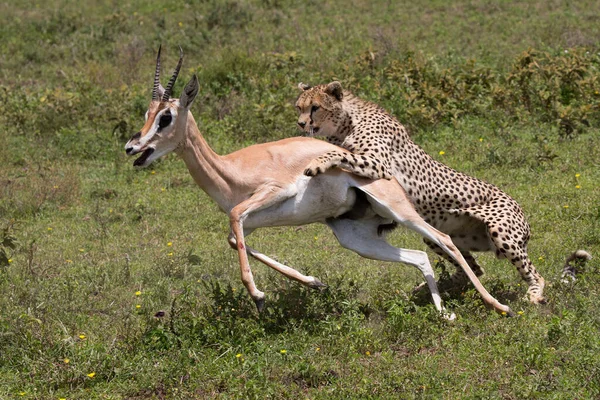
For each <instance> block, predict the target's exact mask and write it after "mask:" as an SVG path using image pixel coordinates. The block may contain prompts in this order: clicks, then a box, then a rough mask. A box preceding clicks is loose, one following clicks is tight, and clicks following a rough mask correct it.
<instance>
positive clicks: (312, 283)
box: [227, 230, 327, 289]
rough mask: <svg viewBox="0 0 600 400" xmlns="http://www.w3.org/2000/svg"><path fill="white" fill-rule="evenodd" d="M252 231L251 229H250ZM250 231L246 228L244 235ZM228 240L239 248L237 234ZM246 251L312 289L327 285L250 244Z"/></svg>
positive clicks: (235, 247)
mask: <svg viewBox="0 0 600 400" xmlns="http://www.w3.org/2000/svg"><path fill="white" fill-rule="evenodd" d="M250 232H251V231H250ZM249 234H250V233H249V232H248V231H246V230H244V235H245V236H248V235H249ZM227 242H228V243H229V245H230V246H231V248H232V249H234V250H237V241H236V240H235V236H234V234H233V232H232V233H230V234H229V237H228V238H227ZM246 252H247V253H248V254H250V255H251V256H252V257H254V258H255V259H256V260H258V261H260V262H262V263H263V264H265V265H266V266H268V267H270V268H273V269H274V270H275V271H277V272H279V273H280V274H282V275H285V276H287V277H288V278H290V279H293V280H295V281H298V282H300V283H301V284H303V285H305V286H308V287H309V288H312V289H319V288H323V287H325V286H327V285H325V284H324V283H322V282H321V281H320V280H318V279H317V278H315V277H314V276H306V275H303V274H301V273H300V272H298V271H296V270H295V269H293V268H291V267H288V266H287V265H283V264H281V263H280V262H277V261H275V260H273V259H272V258H270V257H268V256H266V255H264V254H262V253H260V252H259V251H257V250H255V249H253V248H252V247H250V246H246Z"/></svg>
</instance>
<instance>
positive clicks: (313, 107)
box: [310, 106, 321, 113]
mask: <svg viewBox="0 0 600 400" xmlns="http://www.w3.org/2000/svg"><path fill="white" fill-rule="evenodd" d="M319 108H321V107H319V106H312V107H311V109H310V112H311V113H314V112H315V111H317V110H318V109H319Z"/></svg>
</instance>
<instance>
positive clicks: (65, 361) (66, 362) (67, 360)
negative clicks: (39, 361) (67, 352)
mask: <svg viewBox="0 0 600 400" xmlns="http://www.w3.org/2000/svg"><path fill="white" fill-rule="evenodd" d="M63 362H64V363H65V364H68V363H70V362H71V360H69V359H68V358H65V359H64V360H63Z"/></svg>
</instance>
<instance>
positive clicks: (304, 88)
mask: <svg viewBox="0 0 600 400" xmlns="http://www.w3.org/2000/svg"><path fill="white" fill-rule="evenodd" d="M310 88H312V86H310V85H307V84H306V83H302V82H300V83H299V84H298V89H300V90H302V91H303V92H304V91H306V90H308V89H310Z"/></svg>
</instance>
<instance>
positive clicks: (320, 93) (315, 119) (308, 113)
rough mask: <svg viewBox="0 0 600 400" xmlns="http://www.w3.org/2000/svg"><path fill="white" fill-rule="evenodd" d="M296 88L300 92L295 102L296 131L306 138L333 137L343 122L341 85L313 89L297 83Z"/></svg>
mask: <svg viewBox="0 0 600 400" xmlns="http://www.w3.org/2000/svg"><path fill="white" fill-rule="evenodd" d="M298 88H299V89H300V90H301V91H302V93H300V96H298V100H296V109H297V110H298V114H299V115H298V129H300V130H301V131H302V132H303V133H304V134H305V135H306V136H334V135H335V133H336V132H337V130H338V129H339V126H340V125H341V123H342V121H343V118H342V116H343V112H344V111H343V108H342V100H343V98H344V93H343V90H342V85H341V83H339V82H338V81H334V82H331V83H329V84H327V85H318V86H314V87H312V86H309V85H306V84H304V83H299V84H298Z"/></svg>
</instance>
